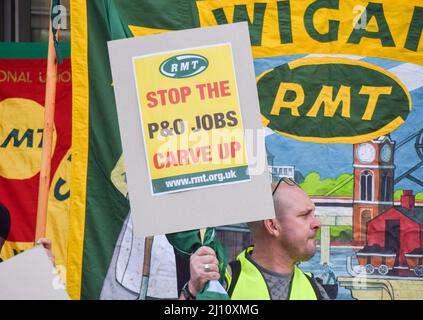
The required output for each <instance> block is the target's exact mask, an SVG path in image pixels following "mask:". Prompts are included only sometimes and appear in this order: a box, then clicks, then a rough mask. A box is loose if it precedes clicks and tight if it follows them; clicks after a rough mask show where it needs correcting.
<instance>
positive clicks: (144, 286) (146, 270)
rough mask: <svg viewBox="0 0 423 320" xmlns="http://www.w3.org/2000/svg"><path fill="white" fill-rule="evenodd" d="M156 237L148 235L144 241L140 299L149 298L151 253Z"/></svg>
mask: <svg viewBox="0 0 423 320" xmlns="http://www.w3.org/2000/svg"><path fill="white" fill-rule="evenodd" d="M153 241H154V237H152V236H151V237H146V238H145V243H144V262H143V267H142V278H141V287H140V294H139V295H138V300H145V299H146V298H147V291H148V282H149V279H150V265H151V254H152V252H151V251H152V249H153Z"/></svg>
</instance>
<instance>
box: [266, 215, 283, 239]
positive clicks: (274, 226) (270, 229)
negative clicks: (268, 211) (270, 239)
mask: <svg viewBox="0 0 423 320" xmlns="http://www.w3.org/2000/svg"><path fill="white" fill-rule="evenodd" d="M263 225H264V229H266V231H267V233H269V234H270V235H271V236H274V237H278V236H279V233H280V226H279V223H278V220H276V219H266V220H264V221H263Z"/></svg>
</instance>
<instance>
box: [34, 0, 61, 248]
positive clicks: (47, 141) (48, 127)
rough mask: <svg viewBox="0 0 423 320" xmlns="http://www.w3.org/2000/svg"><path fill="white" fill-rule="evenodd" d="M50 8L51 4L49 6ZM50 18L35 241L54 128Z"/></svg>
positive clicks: (42, 225) (42, 221)
mask: <svg viewBox="0 0 423 320" xmlns="http://www.w3.org/2000/svg"><path fill="white" fill-rule="evenodd" d="M50 8H51V6H50ZM52 27H53V26H52V21H51V19H50V27H49V41H48V57H47V75H46V91H45V106H44V107H45V110H44V131H43V148H42V154H41V169H40V182H39V187H38V204H37V224H36V229H35V241H37V240H38V239H40V238H44V237H45V235H46V224H47V207H48V192H49V187H50V167H51V155H52V142H53V130H54V110H55V105H56V82H57V59H56V51H55V48H54V40H53V28H52Z"/></svg>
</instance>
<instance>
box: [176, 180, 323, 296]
mask: <svg viewBox="0 0 423 320" xmlns="http://www.w3.org/2000/svg"><path fill="white" fill-rule="evenodd" d="M273 202H274V206H275V218H273V219H267V220H262V221H255V222H251V223H249V227H250V230H251V234H252V237H253V243H254V246H250V247H248V248H247V249H245V250H244V251H243V252H241V253H240V254H239V255H238V257H237V260H236V261H234V262H231V263H230V264H229V265H230V267H228V272H227V274H226V290H227V292H228V294H229V296H230V297H231V299H232V300H250V299H254V300H287V299H289V300H325V299H329V297H328V295H327V293H326V291H325V290H324V288H323V287H322V286H321V285H320V284H319V283H318V282H317V281H316V280H315V279H314V278H312V277H311V276H309V275H307V274H305V273H304V272H302V271H301V270H300V269H299V268H298V267H297V264H298V263H299V262H301V261H307V260H309V259H310V258H312V257H313V255H314V254H315V252H316V240H315V236H316V233H317V230H318V229H319V228H320V222H319V220H318V219H317V218H316V216H315V214H314V213H315V206H314V204H313V202H312V201H311V200H310V198H309V197H308V196H307V194H306V193H305V192H304V191H303V190H302V189H301V188H300V187H299V186H298V185H297V184H296V183H295V182H294V181H293V180H291V179H288V178H281V179H280V180H279V182H278V183H277V184H276V185H275V186H274V187H273ZM218 271H219V270H218V261H217V259H216V255H215V253H214V251H213V250H212V249H211V248H209V247H201V248H199V249H198V250H197V251H196V252H195V253H194V254H193V255H192V256H191V265H190V272H191V277H190V280H189V281H188V283H187V285H186V289H188V290H186V291H188V293H189V294H188V295H185V296H184V297H185V298H186V297H191V298H192V297H195V295H196V294H197V293H198V292H199V291H201V289H202V287H203V286H204V285H205V283H206V282H207V281H208V280H215V279H219V272H218Z"/></svg>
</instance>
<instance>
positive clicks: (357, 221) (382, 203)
mask: <svg viewBox="0 0 423 320" xmlns="http://www.w3.org/2000/svg"><path fill="white" fill-rule="evenodd" d="M394 146H395V142H394V141H392V140H391V138H390V137H389V135H388V136H382V137H379V138H377V139H375V140H371V141H369V142H365V143H360V144H355V145H354V164H353V167H354V196H353V239H354V244H355V245H365V244H366V230H367V222H369V220H371V219H373V218H374V217H376V216H377V215H379V214H381V213H383V212H384V211H386V210H387V209H389V208H391V207H392V206H393V205H394V169H395V166H394Z"/></svg>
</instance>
